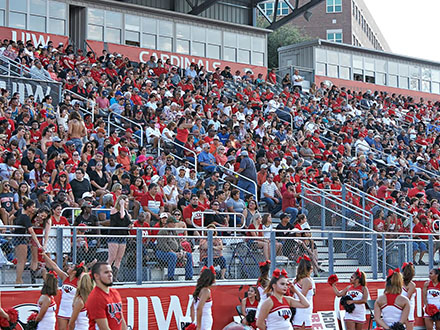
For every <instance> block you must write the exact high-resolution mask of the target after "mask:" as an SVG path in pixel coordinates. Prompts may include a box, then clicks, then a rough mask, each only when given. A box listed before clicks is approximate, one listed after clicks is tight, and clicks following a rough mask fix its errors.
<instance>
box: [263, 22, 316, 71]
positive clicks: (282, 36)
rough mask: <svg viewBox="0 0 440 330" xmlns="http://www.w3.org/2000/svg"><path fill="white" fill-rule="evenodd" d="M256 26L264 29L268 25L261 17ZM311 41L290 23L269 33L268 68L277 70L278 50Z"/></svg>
mask: <svg viewBox="0 0 440 330" xmlns="http://www.w3.org/2000/svg"><path fill="white" fill-rule="evenodd" d="M257 25H258V26H259V27H262V28H266V27H267V26H268V25H269V23H268V22H267V21H266V20H265V19H264V18H263V17H259V18H258V21H257ZM311 39H312V38H311V37H309V36H308V35H307V34H306V33H305V32H304V31H301V30H300V29H298V28H297V27H295V26H293V25H292V24H291V23H287V24H285V25H283V26H281V27H280V28H278V29H276V30H274V31H273V32H272V33H269V35H268V38H267V57H268V67H269V68H278V48H280V47H282V46H287V45H292V44H297V43H300V42H303V41H308V40H311Z"/></svg>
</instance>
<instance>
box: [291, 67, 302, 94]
mask: <svg viewBox="0 0 440 330" xmlns="http://www.w3.org/2000/svg"><path fill="white" fill-rule="evenodd" d="M303 81H304V78H303V77H301V76H300V75H299V71H298V70H295V71H294V73H293V88H294V89H295V88H299V90H300V91H301V90H302V82H303Z"/></svg>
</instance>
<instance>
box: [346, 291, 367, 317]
mask: <svg viewBox="0 0 440 330" xmlns="http://www.w3.org/2000/svg"><path fill="white" fill-rule="evenodd" d="M362 289H363V287H362V285H359V286H357V287H354V286H353V285H351V286H350V288H349V289H348V291H347V295H348V296H350V297H351V298H353V301H358V300H362V299H363V298H364V294H363V292H362ZM344 320H345V321H353V322H356V323H365V322H366V318H365V304H356V305H355V308H354V311H353V313H345V317H344Z"/></svg>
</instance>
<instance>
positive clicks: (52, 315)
mask: <svg viewBox="0 0 440 330" xmlns="http://www.w3.org/2000/svg"><path fill="white" fill-rule="evenodd" d="M49 298H50V305H49V307H48V308H47V311H46V313H45V314H44V316H43V319H42V320H41V321H40V322H38V325H37V330H55V324H56V323H57V317H56V310H57V304H56V302H55V299H54V298H53V296H50V297H49ZM39 308H41V306H39Z"/></svg>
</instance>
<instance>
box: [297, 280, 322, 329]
mask: <svg viewBox="0 0 440 330" xmlns="http://www.w3.org/2000/svg"><path fill="white" fill-rule="evenodd" d="M309 279H310V280H311V281H312V287H311V288H310V289H309V291H307V293H306V294H305V297H306V299H307V301H308V302H309V304H310V306H309V307H307V308H297V309H296V313H295V316H294V317H293V325H294V326H295V327H302V326H303V325H304V326H305V327H306V328H312V313H313V295H314V294H315V287H316V286H315V282H314V281H313V279H312V278H309ZM294 285H295V289H296V290H298V291H300V292H302V286H301V284H300V283H299V282H296V281H295V284H294ZM294 298H295V299H299V297H298V295H297V294H295V295H294Z"/></svg>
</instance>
